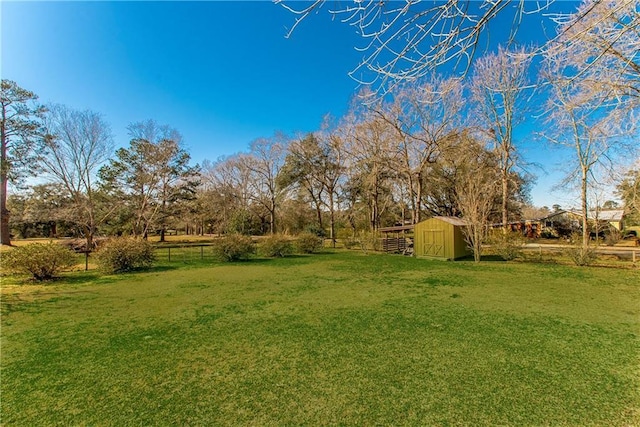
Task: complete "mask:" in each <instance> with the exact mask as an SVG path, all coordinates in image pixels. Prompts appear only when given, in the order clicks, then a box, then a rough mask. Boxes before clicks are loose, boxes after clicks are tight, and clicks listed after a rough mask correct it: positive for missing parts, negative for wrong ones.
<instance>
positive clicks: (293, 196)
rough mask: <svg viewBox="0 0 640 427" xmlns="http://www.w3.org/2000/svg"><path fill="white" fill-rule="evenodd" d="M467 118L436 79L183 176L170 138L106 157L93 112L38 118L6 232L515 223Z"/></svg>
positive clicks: (515, 194)
mask: <svg viewBox="0 0 640 427" xmlns="http://www.w3.org/2000/svg"><path fill="white" fill-rule="evenodd" d="M359 96H360V97H362V96H366V94H361V95H359ZM358 99H360V98H358ZM469 112H470V110H469V103H468V102H466V100H465V96H464V87H463V84H462V82H461V81H459V80H457V79H443V78H433V79H431V80H428V81H425V82H424V83H422V84H420V85H411V86H406V87H403V88H400V89H399V90H398V91H397V93H396V96H395V97H394V98H393V99H392V100H391V101H389V102H385V103H376V104H370V105H368V104H362V103H356V102H354V104H353V107H352V108H351V110H350V111H349V112H348V114H346V115H345V116H344V117H342V118H341V119H339V120H332V119H330V118H327V119H326V120H325V123H324V124H323V126H322V129H321V130H319V131H317V132H313V133H309V134H306V135H302V136H299V137H290V136H287V135H284V134H280V133H278V134H275V135H274V136H272V137H268V138H260V139H257V140H255V141H254V142H253V143H252V144H251V145H250V147H249V150H248V151H246V152H241V153H237V154H234V155H231V156H228V157H224V158H221V159H218V160H217V161H215V162H209V161H205V162H203V164H202V165H201V166H198V165H196V166H192V165H190V156H189V153H188V152H187V151H186V150H185V149H184V147H183V145H182V137H181V135H180V133H179V132H178V131H177V130H176V129H173V128H171V127H170V126H167V125H159V124H158V123H157V122H155V121H153V120H148V121H145V122H139V123H132V124H131V125H130V126H129V127H128V132H129V136H130V137H131V140H130V142H129V144H128V146H126V147H124V148H120V149H118V150H117V151H115V154H112V150H111V146H112V141H111V136H110V131H109V127H108V125H107V124H106V123H105V122H104V121H103V119H102V118H101V117H100V116H99V115H98V114H96V113H93V112H89V111H84V112H81V111H74V110H71V109H69V108H67V107H63V106H59V105H55V106H47V107H46V109H43V110H42V111H41V113H42V118H41V122H40V126H41V127H40V128H39V130H38V132H40V133H41V135H44V136H43V137H42V138H41V140H40V141H36V142H34V146H36V145H37V146H38V151H37V152H34V153H33V154H34V156H35V157H34V158H33V159H32V163H31V167H33V166H34V165H37V168H38V169H37V170H38V171H39V172H40V173H42V174H43V175H46V176H47V177H48V178H50V181H52V182H49V183H46V184H37V185H33V186H31V187H30V188H29V189H27V190H24V191H20V192H18V193H16V194H13V195H11V197H10V200H9V201H10V203H9V204H10V209H11V228H12V231H13V233H14V235H16V236H19V237H32V236H38V235H44V236H69V235H72V236H82V237H84V238H86V239H87V240H88V242H89V243H91V241H92V240H93V239H94V237H95V236H96V235H133V236H141V237H146V236H148V235H149V234H150V233H154V234H155V233H157V234H160V236H161V240H163V239H164V235H165V234H166V233H167V232H168V231H173V230H181V231H182V232H185V233H193V234H205V233H207V234H209V233H226V232H237V233H243V234H269V233H271V234H273V233H276V232H285V233H292V234H295V233H299V232H301V231H312V232H314V233H316V234H318V235H323V236H324V235H326V236H327V237H330V238H335V237H336V236H337V235H338V233H343V234H345V235H347V234H348V235H354V234H357V233H359V232H362V231H375V230H376V229H377V228H379V227H381V226H388V225H394V224H398V223H416V222H418V221H420V220H422V219H425V218H427V217H430V216H433V215H453V216H462V215H465V214H466V216H468V217H472V216H473V215H477V214H478V213H480V214H481V215H482V220H483V221H485V222H486V220H488V219H489V220H491V221H500V212H501V207H502V206H503V205H504V206H505V207H506V208H507V210H508V212H509V215H510V217H511V218H516V217H517V216H518V215H519V212H520V207H521V206H522V205H523V203H525V202H526V193H527V191H526V190H527V185H526V184H527V180H526V179H525V178H523V177H522V176H520V175H518V174H517V173H515V172H514V171H513V170H512V169H511V168H509V169H508V170H507V176H506V178H507V179H506V182H507V188H508V191H507V193H506V195H507V200H506V201H507V203H506V204H504V203H503V199H502V193H501V191H500V188H501V187H500V185H501V183H502V178H501V173H502V172H501V171H502V167H501V159H500V153H499V151H498V150H497V149H492V148H490V147H489V140H488V136H487V135H486V132H485V131H483V130H481V128H480V127H479V124H478V123H474V122H473V121H469V120H467V119H466V118H468V117H473V115H472V114H469ZM32 119H34V118H33V117H32ZM23 172H27V171H26V170H25V171H23ZM480 199H482V203H479V201H480Z"/></svg>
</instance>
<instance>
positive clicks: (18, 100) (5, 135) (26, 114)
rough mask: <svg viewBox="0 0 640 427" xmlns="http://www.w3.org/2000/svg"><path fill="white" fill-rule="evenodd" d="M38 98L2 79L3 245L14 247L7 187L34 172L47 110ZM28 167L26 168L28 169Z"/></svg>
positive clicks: (0, 194)
mask: <svg viewBox="0 0 640 427" xmlns="http://www.w3.org/2000/svg"><path fill="white" fill-rule="evenodd" d="M37 99H38V97H37V96H36V95H35V94H34V93H33V92H30V91H28V90H26V89H23V88H21V87H20V86H18V85H17V84H16V82H14V81H11V80H5V79H2V90H1V93H0V108H2V111H1V114H2V117H1V120H0V245H11V237H10V230H9V210H8V209H7V194H8V193H7V190H8V185H7V184H8V183H9V182H10V181H11V182H16V181H17V178H18V177H19V176H21V172H24V171H28V172H34V167H33V166H34V162H33V160H34V157H36V156H34V154H35V150H34V147H35V146H36V144H37V142H38V140H39V138H40V136H41V135H40V133H41V132H40V130H41V129H40V127H41V118H42V114H43V113H44V107H42V106H39V105H36V104H35V102H36V100H37ZM27 165H28V167H25V166H27Z"/></svg>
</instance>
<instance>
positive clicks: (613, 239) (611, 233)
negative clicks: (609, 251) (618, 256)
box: [604, 227, 622, 246]
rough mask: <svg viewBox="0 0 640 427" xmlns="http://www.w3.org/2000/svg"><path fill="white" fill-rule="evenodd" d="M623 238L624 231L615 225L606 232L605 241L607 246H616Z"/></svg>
mask: <svg viewBox="0 0 640 427" xmlns="http://www.w3.org/2000/svg"><path fill="white" fill-rule="evenodd" d="M621 239H622V233H621V232H620V230H618V229H617V228H615V227H610V228H609V229H608V230H607V231H606V232H605V234H604V243H605V244H606V245H607V246H614V245H615V244H616V243H618V242H619V241H620V240H621Z"/></svg>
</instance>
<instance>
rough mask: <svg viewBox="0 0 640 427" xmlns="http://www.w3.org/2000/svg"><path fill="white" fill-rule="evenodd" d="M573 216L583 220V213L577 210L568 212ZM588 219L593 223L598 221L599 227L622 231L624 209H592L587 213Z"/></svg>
mask: <svg viewBox="0 0 640 427" xmlns="http://www.w3.org/2000/svg"><path fill="white" fill-rule="evenodd" d="M568 212H569V213H570V214H571V215H574V216H576V217H578V218H582V211H579V210H577V209H574V210H570V211H568ZM587 219H588V220H589V221H591V222H592V223H595V221H598V223H599V225H600V226H602V225H605V226H606V225H610V226H611V227H614V228H615V229H616V230H622V228H623V225H622V221H623V219H624V210H622V209H590V210H588V211H587Z"/></svg>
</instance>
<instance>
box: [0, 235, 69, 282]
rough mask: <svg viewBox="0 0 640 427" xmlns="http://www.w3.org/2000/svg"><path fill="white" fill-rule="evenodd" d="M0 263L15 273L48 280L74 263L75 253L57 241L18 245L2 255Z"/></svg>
mask: <svg viewBox="0 0 640 427" xmlns="http://www.w3.org/2000/svg"><path fill="white" fill-rule="evenodd" d="M2 258H3V259H2V264H3V266H4V267H5V268H6V269H7V270H8V271H12V272H15V273H27V274H30V275H31V276H32V277H33V278H34V279H35V280H38V281H42V280H49V279H52V278H54V277H55V275H56V274H57V273H59V272H60V271H62V270H63V269H65V268H68V267H71V266H72V265H74V264H75V263H76V255H75V253H73V252H72V251H71V250H70V249H67V248H65V247H64V246H62V245H59V244H57V243H47V244H30V245H26V246H18V247H16V248H14V249H12V250H11V251H9V252H7V253H4V254H3V255H2Z"/></svg>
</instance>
